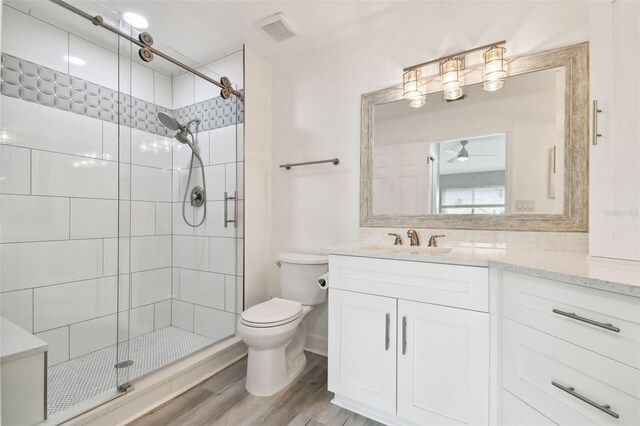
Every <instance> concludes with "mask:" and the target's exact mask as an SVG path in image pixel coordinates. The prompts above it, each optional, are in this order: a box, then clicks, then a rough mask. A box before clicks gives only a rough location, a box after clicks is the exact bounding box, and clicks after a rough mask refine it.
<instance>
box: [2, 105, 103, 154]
mask: <svg viewBox="0 0 640 426" xmlns="http://www.w3.org/2000/svg"><path fill="white" fill-rule="evenodd" d="M0 102H1V104H2V133H3V138H2V143H8V144H10V145H15V146H22V147H27V148H34V149H40V150H45V151H55V152H62V153H66V154H75V155H82V156H85V157H93V158H100V157H102V122H101V121H100V120H96V119H94V118H90V117H85V116H82V115H79V114H72V113H69V112H66V111H62V110H59V109H56V108H51V107H48V106H44V105H38V104H35V103H33V102H26V101H23V100H22V99H16V98H10V97H8V96H2V100H1V101H0ZM35 123H37V124H35Z"/></svg>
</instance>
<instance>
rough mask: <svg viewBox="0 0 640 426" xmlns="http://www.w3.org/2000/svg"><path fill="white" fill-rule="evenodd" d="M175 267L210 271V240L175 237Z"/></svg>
mask: <svg viewBox="0 0 640 426" xmlns="http://www.w3.org/2000/svg"><path fill="white" fill-rule="evenodd" d="M173 266H175V267H178V268H189V269H197V270H200V271H208V270H209V238H208V237H194V236H181V235H175V236H174V237H173Z"/></svg>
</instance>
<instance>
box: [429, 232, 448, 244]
mask: <svg viewBox="0 0 640 426" xmlns="http://www.w3.org/2000/svg"><path fill="white" fill-rule="evenodd" d="M444 236H445V235H444V234H441V235H435V234H434V235H432V236H431V237H429V244H428V246H427V247H438V240H437V238H444Z"/></svg>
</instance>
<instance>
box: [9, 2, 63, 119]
mask: <svg viewBox="0 0 640 426" xmlns="http://www.w3.org/2000/svg"><path fill="white" fill-rule="evenodd" d="M2 14H3V16H2V51H3V52H5V53H9V54H10V55H14V56H18V57H20V58H23V59H26V60H28V61H31V62H36V63H38V64H40V65H44V66H45V67H49V68H53V69H55V70H58V71H62V72H65V73H66V72H67V71H68V63H67V61H66V60H65V56H67V55H68V47H69V44H68V40H69V39H68V34H67V32H66V31H63V30H61V29H59V28H56V27H54V26H53V25H49V24H47V23H45V22H43V21H41V20H39V19H36V18H33V17H31V16H28V15H26V14H24V13H22V12H19V11H17V10H14V9H12V8H10V7H3V8H2ZM3 113H4V111H3Z"/></svg>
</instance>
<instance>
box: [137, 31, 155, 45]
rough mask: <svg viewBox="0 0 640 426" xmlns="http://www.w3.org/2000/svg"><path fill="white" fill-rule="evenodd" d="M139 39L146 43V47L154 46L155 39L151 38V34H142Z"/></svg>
mask: <svg viewBox="0 0 640 426" xmlns="http://www.w3.org/2000/svg"><path fill="white" fill-rule="evenodd" d="M138 39H139V40H140V41H141V42H142V43H144V45H145V46H151V45H152V44H153V37H151V34H149V33H147V32H144V33H140V35H139V36H138Z"/></svg>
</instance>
